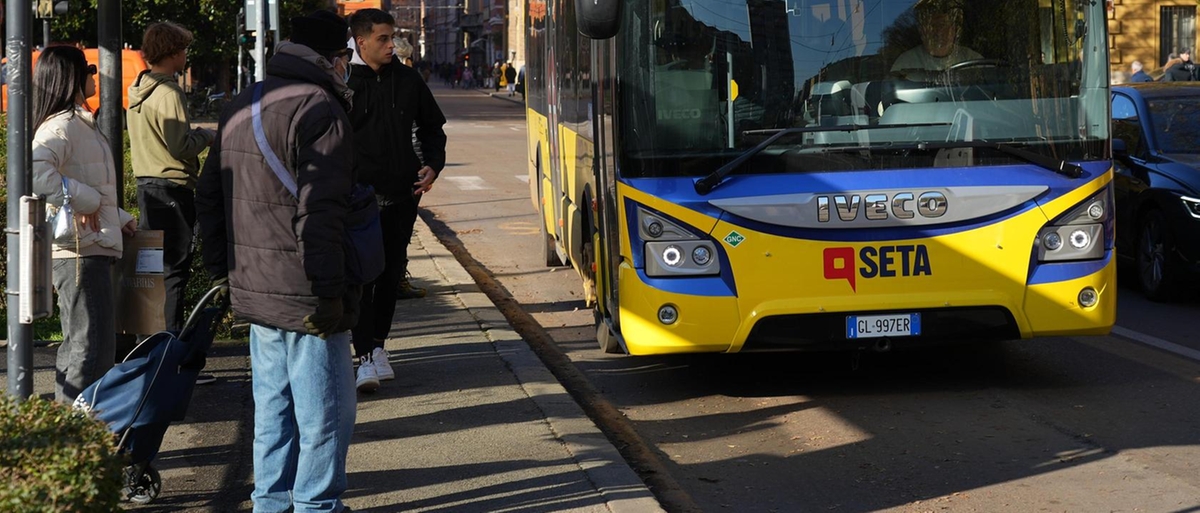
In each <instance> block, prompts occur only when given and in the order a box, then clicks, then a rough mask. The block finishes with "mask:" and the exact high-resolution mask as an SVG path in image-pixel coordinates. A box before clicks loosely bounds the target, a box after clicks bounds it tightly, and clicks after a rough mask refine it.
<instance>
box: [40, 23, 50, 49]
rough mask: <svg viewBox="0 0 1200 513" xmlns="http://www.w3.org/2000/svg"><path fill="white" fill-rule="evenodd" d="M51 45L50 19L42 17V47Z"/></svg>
mask: <svg viewBox="0 0 1200 513" xmlns="http://www.w3.org/2000/svg"><path fill="white" fill-rule="evenodd" d="M49 47H50V20H48V19H45V18H43V19H42V49H43V50H45V49H46V48H49Z"/></svg>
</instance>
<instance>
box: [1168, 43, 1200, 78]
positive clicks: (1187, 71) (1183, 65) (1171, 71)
mask: <svg viewBox="0 0 1200 513" xmlns="http://www.w3.org/2000/svg"><path fill="white" fill-rule="evenodd" d="M1196 78H1197V73H1196V65H1195V64H1194V63H1192V52H1191V50H1190V49H1188V48H1181V49H1180V50H1179V61H1177V62H1174V63H1172V64H1171V65H1170V66H1169V67H1167V69H1166V73H1165V74H1164V75H1163V77H1162V79H1163V82H1190V81H1193V80H1196Z"/></svg>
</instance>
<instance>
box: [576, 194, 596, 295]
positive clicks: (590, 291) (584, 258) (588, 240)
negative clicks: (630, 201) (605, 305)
mask: <svg viewBox="0 0 1200 513" xmlns="http://www.w3.org/2000/svg"><path fill="white" fill-rule="evenodd" d="M583 204H584V205H585V206H586V205H591V200H589V199H588V198H587V197H586V196H585V197H584V199H583ZM583 229H584V230H587V232H586V233H585V234H584V237H585V238H584V239H583V240H584V243H583V247H582V248H580V255H579V259H580V262H579V267H580V271H582V273H581V274H583V301H584V304H585V305H587V306H590V307H592V308H599V306H598V305H597V302H596V274H597V273H598V269H596V265H597V262H599V260H598V259H597V258H596V247H597V246H596V237H597V231H596V228H595V227H594V226H592V220H591V216H586V215H585V216H584V217H583Z"/></svg>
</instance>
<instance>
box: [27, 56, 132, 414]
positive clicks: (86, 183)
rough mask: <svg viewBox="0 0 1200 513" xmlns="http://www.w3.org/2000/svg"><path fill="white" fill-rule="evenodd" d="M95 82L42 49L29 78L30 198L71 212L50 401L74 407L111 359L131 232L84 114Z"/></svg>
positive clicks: (58, 256) (101, 142) (57, 263)
mask: <svg viewBox="0 0 1200 513" xmlns="http://www.w3.org/2000/svg"><path fill="white" fill-rule="evenodd" d="M95 76H96V66H95V65H94V64H88V62H87V58H86V57H84V55H83V51H82V50H80V49H78V48H74V47H70V46H51V47H49V48H46V49H45V51H43V52H42V54H41V56H40V57H39V58H38V62H37V66H35V67H34V73H33V116H32V120H33V126H34V127H36V132H35V133H34V135H33V166H32V167H33V192H34V193H35V194H39V195H43V196H45V197H46V202H47V203H48V204H49V205H50V206H48V210H49V213H50V214H57V213H58V211H59V209H61V208H66V207H69V208H70V209H71V210H73V211H74V215H73V219H65V221H66V225H65V226H67V227H68V228H67V229H66V230H65V231H62V232H59V230H56V232H57V233H56V234H55V235H56V238H55V241H54V249H53V255H52V258H53V267H52V268H53V270H52V273H53V277H54V288H55V290H57V291H58V308H59V315H60V320H61V322H62V332H63V342H62V345H60V346H59V347H58V357H57V359H56V361H55V364H54V368H55V386H54V397H55V398H56V399H57V400H59V401H62V402H72V401H74V400H75V398H76V397H77V396H78V395H79V393H80V392H82V391H83V389H84V388H87V387H88V386H89V385H91V384H92V383H93V382H95V381H96V380H97V379H100V377H101V376H103V375H104V373H105V372H108V370H109V369H111V368H112V366H113V362H114V361H115V360H116V350H117V341H116V333H117V330H116V311H115V309H114V300H113V284H112V266H113V263H114V262H115V261H116V259H117V258H120V257H121V252H122V250H123V242H124V241H123V240H122V235H125V236H130V235H133V233H134V230H135V226H136V223H135V222H134V219H133V216H131V215H129V213H128V212H125V211H124V210H121V209H120V208H118V207H117V198H118V196H117V195H118V194H119V191H117V169H116V164H115V163H114V160H113V154H112V150H111V149H110V146H109V144H108V139H106V138H105V137H104V135H103V134H102V133H101V132H100V130H99V128H98V127H97V126H96V120H95V118H94V117H93V116H92V113H90V112H88V111H87V109H86V108H85V103H84V102H85V101H86V100H87V99H88V98H90V97H91V96H93V95H95V94H96V78H95ZM64 204H66V205H64ZM64 213H65V212H64Z"/></svg>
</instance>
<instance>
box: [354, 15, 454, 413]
mask: <svg viewBox="0 0 1200 513" xmlns="http://www.w3.org/2000/svg"><path fill="white" fill-rule="evenodd" d="M395 25H396V20H395V19H394V18H392V15H390V14H388V13H386V12H384V11H381V10H379V9H362V10H360V11H357V12H355V13H354V15H353V16H351V17H350V31H351V33H352V34H353V36H354V43H355V47H356V48H357V50H358V56H359V57H360V58H361V61H362V64H359V63H358V61H357V60H356V61H355V62H356V63H355V64H354V65H353V69H352V70H351V73H350V83H349V85H350V88H351V89H353V90H354V108H353V109H352V110H351V111H350V123H351V125H353V127H354V142H355V144H354V164H355V171H356V173H357V177H358V180H359V182H361V183H364V184H367V185H370V186H372V187H374V188H375V193H376V194H377V195H378V198H379V214H380V224H381V225H382V228H383V240H384V254H385V259H386V267H385V268H384V271H383V274H382V275H381V276H380V277H379V278H378V279H376V280H375V281H374V282H373V283H370V284H368V285H366V286H365V287H363V295H362V305H361V306H362V308H361V309H360V315H361V316H360V318H359V321H358V325H357V326H356V327H355V328H354V330H353V333H352V334H353V339H354V352H355V356H356V357H357V358H358V361H359V367H358V375H357V379H356V385H357V388H358V390H359V391H361V392H371V391H374V390H375V389H377V388H378V387H379V381H380V380H386V379H392V378H393V377H395V374H394V372H393V371H392V366H391V364H390V363H389V362H388V355H387V351H386V350H385V349H384V348H383V342H384V340H385V339H387V337H388V333H389V332H390V331H391V327H392V317H393V316H394V315H395V313H396V299H397V297H398V296H397V285H398V284H400V283H401V280H406V273H407V268H408V241H409V239H411V238H412V232H413V225H414V223H416V221H417V201H418V200H419V198H420V196H421V195H422V194H425V193H426V192H429V190H430V189H431V188H432V187H433V182H434V180H436V179H437V176H438V173H440V172H441V171H442V168H443V167H444V166H445V165H446V133H445V132H443V131H442V125H445V124H446V117H445V116H444V115H442V110H441V109H440V108H439V107H438V104H437V100H435V99H434V97H433V93H432V92H430V91H429V86H427V85H426V84H425V81H424V80H423V79H422V78H421V75H420V74H419V73H418V72H417V71H416V70H414V69H412V68H410V67H408V66H405V65H404V64H403V62H402V61H400V60H399V59H398V58H396V57H395V56H394V55H393V49H394V48H395V46H394V43H393V42H392V36H393V34H394V33H395V30H396V27H395ZM414 126H415V127H416V129H415V134H416V139H417V140H418V141H419V142H420V146H421V156H420V157H418V156H417V153H416V151H415V150H414V148H413V134H414V131H413V130H414V129H413V127H414ZM422 159H423V160H424V162H422ZM408 289H410V288H406V290H408ZM414 291H415V290H414ZM419 295H424V291H419Z"/></svg>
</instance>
